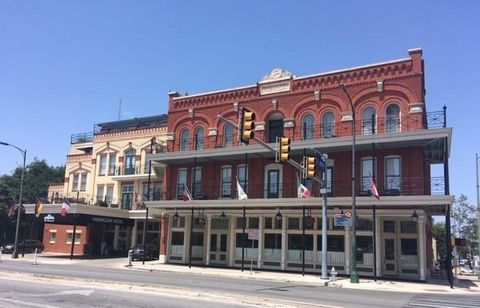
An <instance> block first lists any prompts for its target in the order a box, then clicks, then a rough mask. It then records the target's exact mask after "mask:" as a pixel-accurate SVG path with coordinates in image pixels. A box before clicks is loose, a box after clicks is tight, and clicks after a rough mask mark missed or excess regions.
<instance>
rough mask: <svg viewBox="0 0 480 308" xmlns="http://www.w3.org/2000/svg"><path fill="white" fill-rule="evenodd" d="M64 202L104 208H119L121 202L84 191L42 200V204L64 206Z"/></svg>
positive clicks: (52, 196) (53, 195)
mask: <svg viewBox="0 0 480 308" xmlns="http://www.w3.org/2000/svg"><path fill="white" fill-rule="evenodd" d="M64 200H67V201H68V202H69V203H79V204H87V205H95V206H102V207H111V208H117V207H118V204H119V200H117V199H116V198H114V197H109V196H104V197H99V196H96V195H92V194H88V193H86V192H83V191H79V192H78V193H77V192H70V193H67V194H63V193H53V194H52V195H51V196H49V197H48V198H45V199H42V202H44V203H47V204H60V205H61V204H62V203H63V201H64Z"/></svg>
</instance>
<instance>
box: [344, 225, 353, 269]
mask: <svg viewBox="0 0 480 308" xmlns="http://www.w3.org/2000/svg"><path fill="white" fill-rule="evenodd" d="M351 231H352V230H351V229H350V227H345V274H346V275H350V260H351V259H352V244H351V242H350V240H351V238H352V236H351Z"/></svg>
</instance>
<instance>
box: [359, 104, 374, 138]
mask: <svg viewBox="0 0 480 308" xmlns="http://www.w3.org/2000/svg"><path fill="white" fill-rule="evenodd" d="M376 115H377V112H376V111H375V108H373V107H371V106H370V107H367V108H365V110H363V114H362V132H363V134H364V135H371V134H373V133H374V132H375V127H376V123H375V122H376Z"/></svg>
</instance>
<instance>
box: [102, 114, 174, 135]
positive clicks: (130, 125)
mask: <svg viewBox="0 0 480 308" xmlns="http://www.w3.org/2000/svg"><path fill="white" fill-rule="evenodd" d="M161 126H167V115H166V114H161V115H155V116H149V117H142V118H133V119H127V120H119V121H112V122H103V123H98V124H95V134H98V133H100V134H101V133H111V132H115V131H125V130H132V129H139V128H150V127H161Z"/></svg>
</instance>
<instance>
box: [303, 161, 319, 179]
mask: <svg viewBox="0 0 480 308" xmlns="http://www.w3.org/2000/svg"><path fill="white" fill-rule="evenodd" d="M316 163H317V159H316V158H315V157H313V156H306V157H305V177H307V178H314V177H315V167H316Z"/></svg>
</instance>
